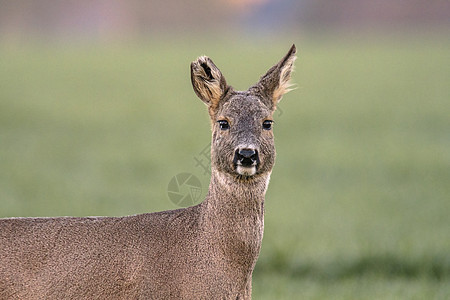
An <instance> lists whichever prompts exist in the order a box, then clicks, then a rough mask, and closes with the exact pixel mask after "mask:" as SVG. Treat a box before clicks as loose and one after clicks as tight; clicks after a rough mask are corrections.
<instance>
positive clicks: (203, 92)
mask: <svg viewBox="0 0 450 300" xmlns="http://www.w3.org/2000/svg"><path fill="white" fill-rule="evenodd" d="M191 81H192V87H193V88H194V91H195V93H196V94H197V96H198V97H199V98H200V99H201V100H202V101H203V102H204V103H205V104H206V105H207V106H208V107H209V109H210V111H214V110H215V109H216V108H217V106H218V104H219V102H220V100H221V99H222V98H223V97H224V95H225V94H226V92H227V91H228V88H229V87H228V85H227V81H226V80H225V77H224V76H223V75H222V72H220V70H219V68H217V67H216V65H215V64H214V63H213V61H212V60H211V59H210V58H209V57H207V56H200V57H199V58H197V59H196V60H195V61H193V62H192V63H191Z"/></svg>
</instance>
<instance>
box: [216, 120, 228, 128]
mask: <svg viewBox="0 0 450 300" xmlns="http://www.w3.org/2000/svg"><path fill="white" fill-rule="evenodd" d="M217 123H219V126H220V130H228V129H230V124H229V123H228V121H227V120H219V121H217Z"/></svg>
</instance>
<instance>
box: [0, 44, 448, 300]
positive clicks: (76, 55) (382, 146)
mask: <svg viewBox="0 0 450 300" xmlns="http://www.w3.org/2000/svg"><path fill="white" fill-rule="evenodd" d="M294 42H296V44H297V47H298V49H299V59H298V60H297V68H296V73H295V76H294V81H295V82H296V83H297V86H298V88H297V89H296V90H295V91H293V92H291V93H289V94H288V95H286V96H285V97H284V99H283V100H282V102H281V104H280V108H281V111H280V112H279V113H278V114H276V116H275V118H276V125H275V129H274V130H275V135H276V144H277V155H278V156H277V164H276V166H275V168H274V172H273V174H272V180H271V184H270V186H269V190H268V193H267V197H266V220H265V236H264V241H263V247H262V252H261V256H260V259H259V261H258V264H257V267H256V270H255V273H254V279H253V294H254V298H255V299H300V298H304V299H449V298H450V284H449V283H450V217H449V216H450V84H449V82H450V56H449V53H450V51H449V50H450V41H449V40H448V39H444V37H441V38H439V37H435V38H432V37H428V38H421V39H416V40H414V39H398V38H384V39H382V38H378V39H377V38H375V37H374V38H373V39H367V38H366V39H361V40H350V39H337V38H336V39H328V40H308V39H306V40H302V39H298V40H294ZM291 43H292V41H291V40H289V41H283V42H280V41H277V42H273V43H263V42H255V43H252V42H251V41H247V42H236V43H232V44H230V43H228V42H225V41H223V42H216V43H213V44H211V43H210V42H209V43H208V42H207V41H206V40H205V41H200V40H199V41H195V42H189V41H187V40H186V41H183V40H180V41H177V42H168V41H161V42H149V43H144V44H132V45H125V44H121V45H109V46H106V45H98V46H88V45H84V46H79V45H78V46H75V45H73V46H67V45H66V46H62V45H47V46H44V45H43V44H40V45H31V44H30V45H28V46H19V45H15V46H11V45H10V46H1V47H0V217H12V216H60V215H75V216H88V215H127V214H136V213H143V212H151V211H157V210H166V209H174V208H176V206H175V205H174V204H172V203H171V202H170V201H169V198H168V196H167V185H168V183H169V181H170V179H171V178H172V177H173V176H175V175H176V174H178V173H181V172H190V173H192V174H194V175H195V176H197V177H198V178H199V179H200V181H201V182H202V184H203V192H202V195H205V194H206V189H207V186H208V182H209V178H208V175H205V174H204V172H203V170H202V169H201V168H200V167H198V166H196V162H195V160H194V158H195V157H198V156H199V153H200V151H202V149H203V148H204V147H205V146H207V145H208V143H209V140H210V132H209V119H208V116H207V112H206V108H205V106H204V105H203V104H202V102H201V101H200V100H199V99H198V98H197V97H196V96H195V94H194V92H193V91H192V88H191V86H190V78H189V64H190V62H191V61H192V60H193V59H195V58H196V57H197V56H199V55H202V54H207V55H209V56H210V57H212V58H213V60H214V61H215V63H216V64H217V65H218V66H219V67H220V68H221V70H222V72H223V73H224V75H225V76H226V78H227V80H228V82H229V83H230V84H231V85H233V86H234V87H235V88H238V89H246V88H247V87H248V86H249V85H251V84H253V83H254V82H256V81H257V79H258V78H259V76H260V75H262V74H263V73H264V72H265V71H266V70H267V69H268V68H269V67H270V66H271V65H273V64H274V63H276V62H277V61H278V60H279V59H280V58H281V57H282V56H283V55H284V53H285V52H286V51H287V50H288V48H289V46H290V44H291Z"/></svg>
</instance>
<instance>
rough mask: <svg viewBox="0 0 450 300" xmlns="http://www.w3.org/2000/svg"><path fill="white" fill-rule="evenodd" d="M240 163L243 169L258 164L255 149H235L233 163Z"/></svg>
mask: <svg viewBox="0 0 450 300" xmlns="http://www.w3.org/2000/svg"><path fill="white" fill-rule="evenodd" d="M238 162H239V163H240V164H241V165H242V166H244V167H250V166H253V165H255V163H256V164H258V163H259V158H258V151H257V150H256V149H250V148H243V149H237V150H236V152H235V155H234V163H235V164H237V163H238Z"/></svg>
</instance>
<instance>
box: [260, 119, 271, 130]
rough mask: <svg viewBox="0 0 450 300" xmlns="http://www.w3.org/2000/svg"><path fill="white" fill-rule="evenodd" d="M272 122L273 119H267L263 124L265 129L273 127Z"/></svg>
mask: <svg viewBox="0 0 450 300" xmlns="http://www.w3.org/2000/svg"><path fill="white" fill-rule="evenodd" d="M272 124H273V121H272V120H265V121H264V122H263V124H262V127H263V129H264V130H270V129H272Z"/></svg>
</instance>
